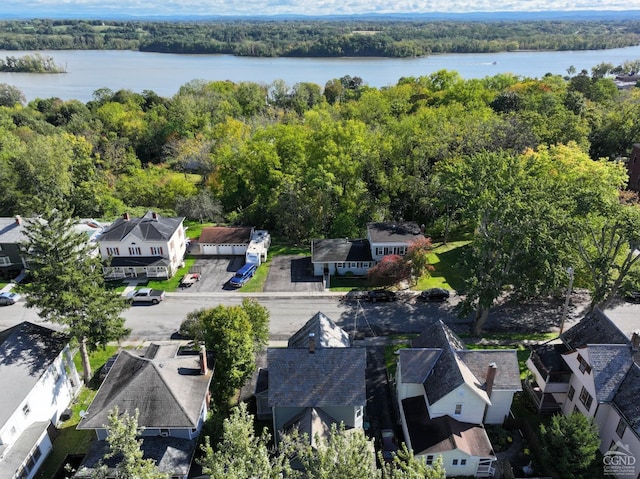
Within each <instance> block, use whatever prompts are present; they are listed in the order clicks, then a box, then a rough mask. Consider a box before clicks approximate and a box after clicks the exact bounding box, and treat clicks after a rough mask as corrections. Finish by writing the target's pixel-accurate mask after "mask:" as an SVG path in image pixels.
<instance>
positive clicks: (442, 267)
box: [415, 240, 470, 291]
mask: <svg viewBox="0 0 640 479" xmlns="http://www.w3.org/2000/svg"><path fill="white" fill-rule="evenodd" d="M469 243H470V242H469V241H468V240H464V241H450V242H449V243H447V244H442V243H440V244H438V243H435V244H434V248H433V250H432V252H431V253H430V254H429V262H430V263H431V264H432V265H433V267H434V268H435V269H434V271H431V272H430V274H427V275H424V276H423V277H422V278H420V280H419V281H418V284H416V286H415V289H417V290H423V289H429V288H445V289H452V290H455V291H460V290H462V288H463V284H464V283H463V278H464V277H463V275H462V274H461V272H460V271H459V270H458V269H457V263H458V260H459V259H460V257H461V256H462V253H463V252H464V249H465V247H466V246H467V245H468V244H469Z"/></svg>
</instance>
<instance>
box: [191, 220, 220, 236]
mask: <svg viewBox="0 0 640 479" xmlns="http://www.w3.org/2000/svg"><path fill="white" fill-rule="evenodd" d="M206 226H215V224H214V223H200V222H199V221H189V220H187V221H185V222H184V227H185V228H187V231H186V235H187V238H189V239H197V238H199V237H200V233H202V228H204V227H206Z"/></svg>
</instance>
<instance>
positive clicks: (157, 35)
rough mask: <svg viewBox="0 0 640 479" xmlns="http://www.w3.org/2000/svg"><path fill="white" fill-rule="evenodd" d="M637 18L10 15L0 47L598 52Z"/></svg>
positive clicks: (622, 40)
mask: <svg viewBox="0 0 640 479" xmlns="http://www.w3.org/2000/svg"><path fill="white" fill-rule="evenodd" d="M639 24H640V22H638V21H635V20H627V21H615V20H594V21H584V20H581V21H568V20H563V21H542V20H538V21H485V22H474V21H425V20H390V19H379V20H364V19H361V20H340V21H337V20H288V21H268V20H246V19H244V20H238V19H236V20H216V21H199V22H195V21H193V22H154V21H99V20H49V19H34V20H29V21H18V20H7V21H2V22H0V49H4V50H103V49H104V50H140V51H148V52H163V53H190V54H197V53H199V54H214V53H222V54H231V55H242V56H260V57H286V56H290V57H335V56H380V57H419V56H426V55H430V54H432V53H494V52H503V51H515V50H599V49H608V48H619V47H625V46H632V45H638V44H639V43H640V36H639V34H638V31H640V28H639Z"/></svg>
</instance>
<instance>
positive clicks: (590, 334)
mask: <svg viewBox="0 0 640 479" xmlns="http://www.w3.org/2000/svg"><path fill="white" fill-rule="evenodd" d="M562 340H563V341H564V343H565V344H567V346H568V347H569V348H570V349H576V348H579V347H580V346H584V345H586V344H628V343H629V338H627V336H626V335H625V334H624V333H623V332H622V331H620V329H618V327H617V326H616V325H615V324H614V323H613V322H612V321H611V320H610V319H609V318H608V317H607V316H606V315H605V314H604V313H603V312H602V311H600V310H599V309H595V310H594V311H592V312H591V313H589V314H588V315H587V316H585V317H584V318H582V319H581V320H580V321H579V322H578V323H577V324H575V325H574V326H572V327H571V328H569V330H567V331H566V332H565V333H563V334H562Z"/></svg>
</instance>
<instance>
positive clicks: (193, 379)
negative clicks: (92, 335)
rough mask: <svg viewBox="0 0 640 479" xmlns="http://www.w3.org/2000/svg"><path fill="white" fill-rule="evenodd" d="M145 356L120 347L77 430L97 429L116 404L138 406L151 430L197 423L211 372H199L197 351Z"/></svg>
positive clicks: (141, 418)
mask: <svg viewBox="0 0 640 479" xmlns="http://www.w3.org/2000/svg"><path fill="white" fill-rule="evenodd" d="M158 358H159V359H156V358H153V359H149V358H143V357H140V356H138V355H136V354H133V353H131V352H129V351H127V350H123V351H122V352H121V353H120V354H119V355H118V359H116V361H115V363H114V364H113V366H112V367H111V370H110V371H109V374H108V375H107V377H106V378H105V380H104V382H103V383H102V385H101V386H100V389H99V390H98V393H97V394H96V396H95V398H94V399H93V402H92V403H91V405H90V406H89V408H88V410H87V413H86V415H85V416H84V418H83V419H82V420H81V421H80V423H79V424H78V429H101V428H103V427H104V426H105V425H106V424H108V422H109V421H108V416H109V413H110V412H111V410H113V408H114V407H116V406H117V407H118V410H119V411H122V412H125V411H127V412H129V414H133V412H134V411H135V410H136V409H138V411H139V414H140V415H139V417H138V424H139V425H140V426H141V427H147V428H150V427H153V428H194V427H196V426H197V425H198V421H199V416H200V413H201V410H202V405H203V403H204V399H205V397H206V395H207V392H208V390H209V383H210V382H211V377H212V372H211V370H208V371H207V373H206V374H199V371H200V362H199V357H198V356H197V355H196V356H194V355H187V356H176V357H173V358H165V357H164V355H163V354H160V355H159V356H158Z"/></svg>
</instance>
